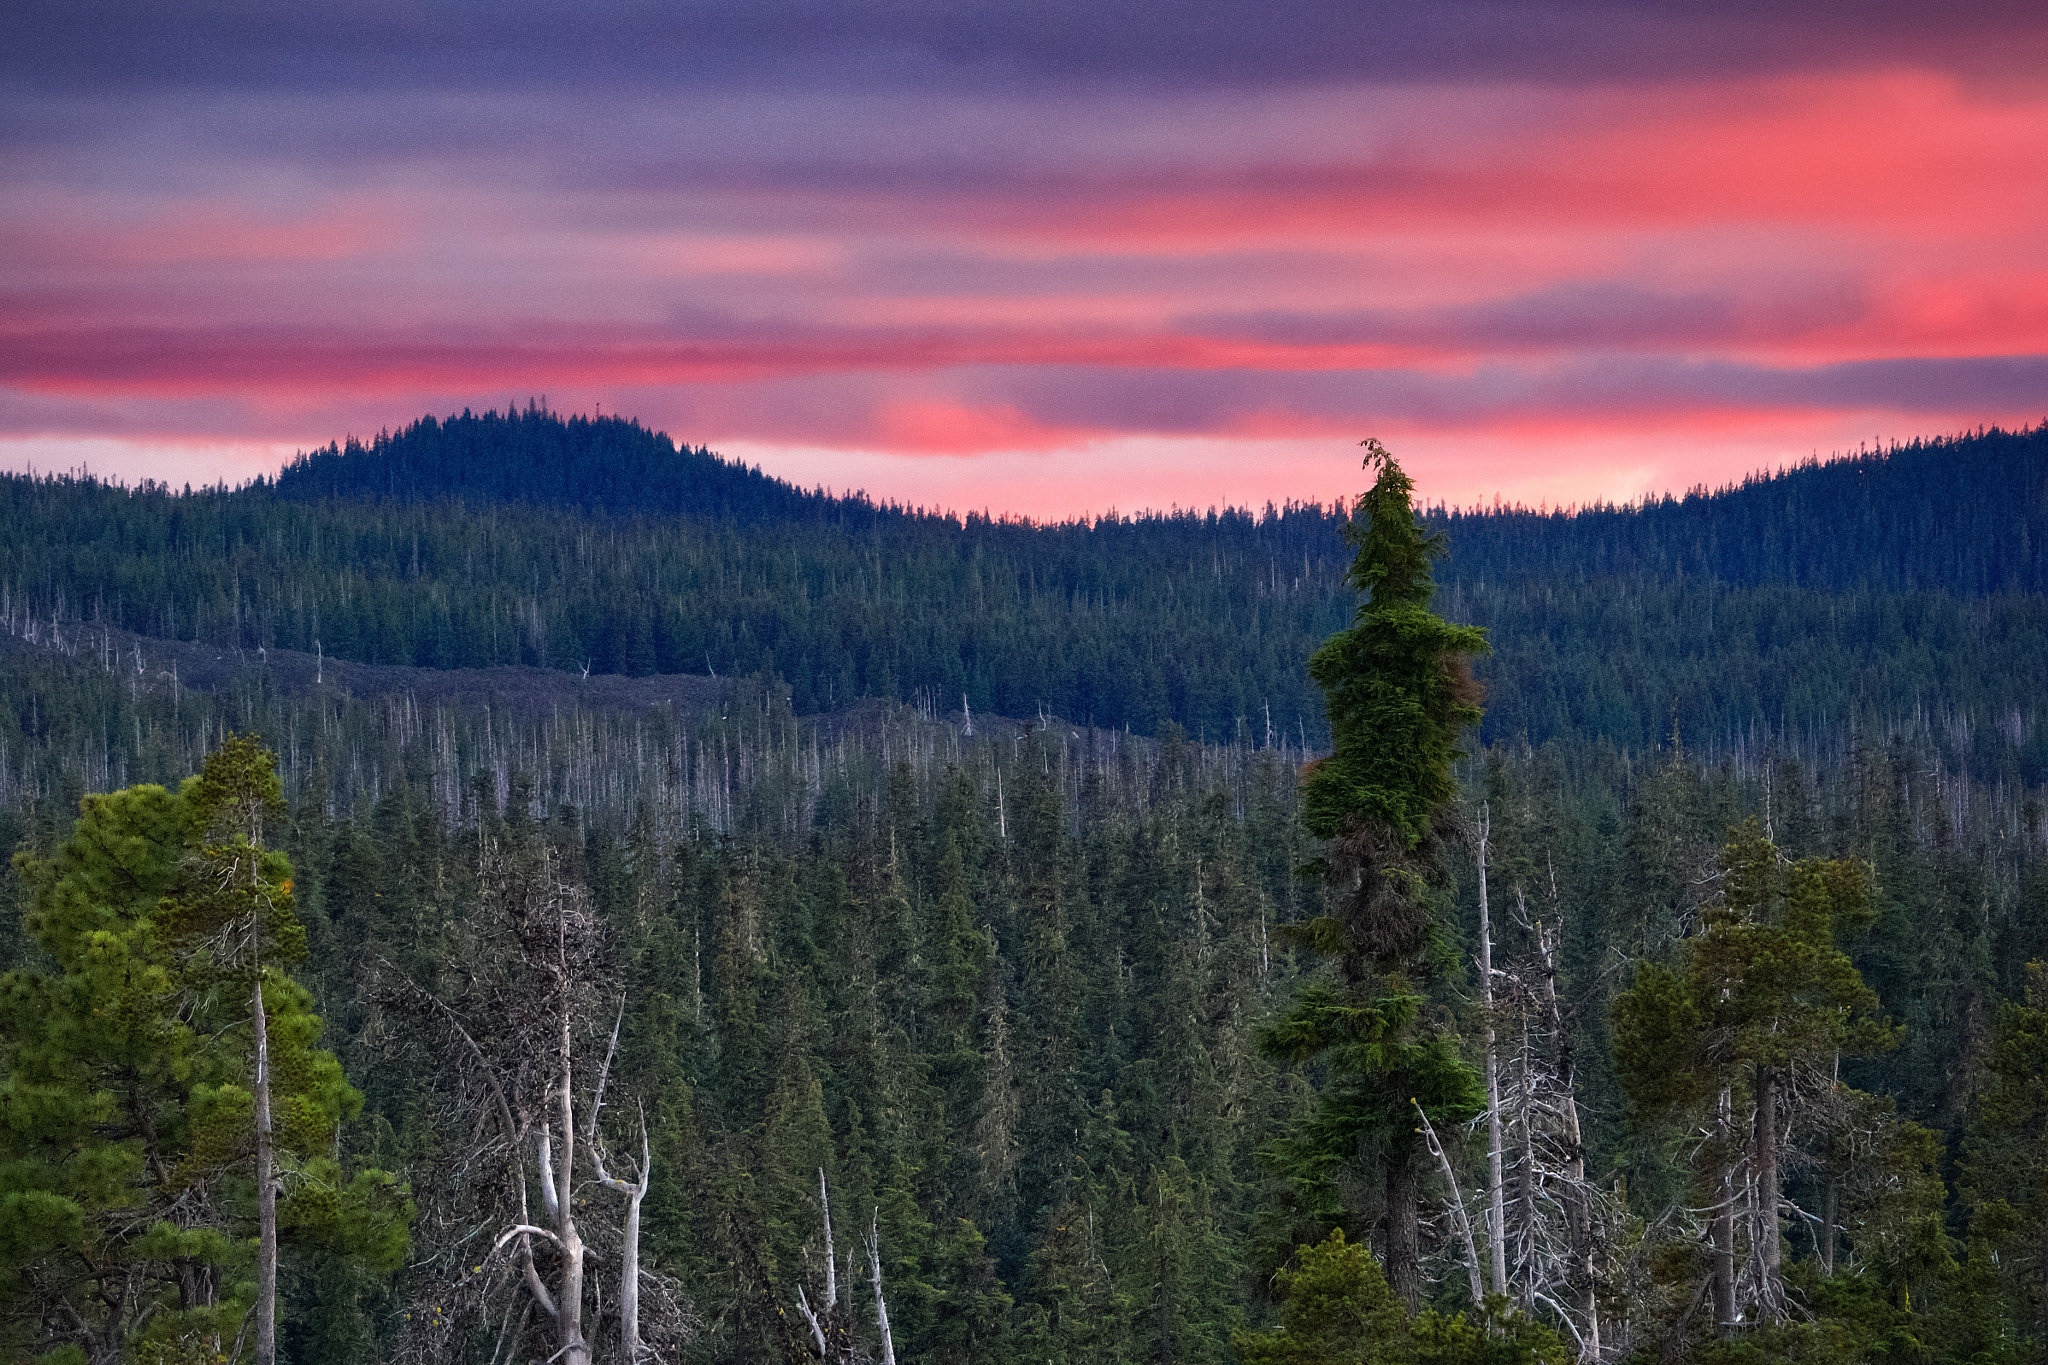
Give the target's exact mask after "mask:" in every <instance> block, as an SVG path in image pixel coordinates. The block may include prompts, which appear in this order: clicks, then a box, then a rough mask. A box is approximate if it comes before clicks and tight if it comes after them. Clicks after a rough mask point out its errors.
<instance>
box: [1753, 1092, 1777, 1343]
mask: <svg viewBox="0 0 2048 1365" xmlns="http://www.w3.org/2000/svg"><path fill="white" fill-rule="evenodd" d="M1777 1101H1778V1078H1777V1076H1776V1074H1775V1073H1773V1072H1771V1071H1768V1070H1766V1071H1763V1072H1762V1073H1761V1074H1760V1075H1758V1077H1757V1085H1756V1124H1755V1137H1754V1142H1755V1145H1756V1228H1755V1231H1754V1232H1752V1233H1751V1234H1750V1235H1751V1236H1752V1237H1754V1238H1755V1239H1756V1246H1757V1251H1758V1260H1759V1262H1760V1264H1761V1265H1762V1268H1763V1284H1762V1285H1761V1286H1760V1291H1761V1292H1760V1298H1761V1300H1762V1302H1761V1305H1760V1308H1761V1311H1762V1313H1763V1315H1764V1316H1765V1317H1766V1318H1768V1319H1772V1320H1775V1319H1777V1318H1778V1317H1780V1316H1782V1315H1783V1307H1784V1299H1785V1278H1784V1269H1783V1264H1782V1252H1783V1248H1782V1247H1781V1246H1780V1244H1779V1235H1778V1103H1777Z"/></svg>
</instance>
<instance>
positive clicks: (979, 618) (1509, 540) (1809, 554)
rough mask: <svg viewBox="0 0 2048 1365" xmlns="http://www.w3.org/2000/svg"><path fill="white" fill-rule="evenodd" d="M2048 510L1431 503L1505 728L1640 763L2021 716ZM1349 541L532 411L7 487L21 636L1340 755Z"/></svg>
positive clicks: (2038, 457) (1806, 500)
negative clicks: (1268, 743) (114, 481)
mask: <svg viewBox="0 0 2048 1365" xmlns="http://www.w3.org/2000/svg"><path fill="white" fill-rule="evenodd" d="M1339 454H1340V455H1341V452H1339ZM2044 489H2048V427H2044V428H2038V429H2035V430H2031V431H2027V432H2022V433H2005V432H1998V431H1987V432H1983V433H1979V434H1976V435H1970V436H1963V437H1956V438H1950V439H1944V440H1938V441H1931V442H1921V443H1917V444H1915V445H1913V446H1909V447H1902V448H1897V449H1894V450H1891V451H1887V452H1886V453H1884V454H1882V455H1861V456H1856V457H1852V458H1850V459H1847V460H1842V461H1837V462H1834V463H1831V464H1825V465H1818V466H1813V467H1806V468H1801V469H1795V470H1792V471H1789V472H1786V473H1784V474H1780V475H1776V476H1772V477H1768V478H1758V479H1754V480H1751V481H1749V482H1748V483H1745V484H1743V485H1742V486H1740V487H1737V488H1730V489H1725V490H1722V491H1720V492H1716V493H1711V494H1709V493H1695V494H1692V495H1689V496H1687V497H1684V498H1675V499H1668V500H1658V501H1655V502H1651V503H1648V504H1646V505H1642V506H1637V507H1631V508H1605V507H1603V508H1595V509H1592V510H1588V511H1582V512H1579V513H1577V514H1574V515H1562V514H1540V513H1535V512H1529V511H1525V510H1517V509H1510V510H1502V511H1492V512H1463V513H1452V512H1443V511H1438V512H1435V513H1432V514H1430V515H1431V517H1432V519H1433V521H1434V522H1435V523H1436V524H1437V525H1438V526H1440V527H1441V528H1442V529H1443V530H1444V531H1445V532H1446V533H1447V541H1448V549H1449V556H1448V558H1447V559H1446V560H1444V561H1443V563H1442V564H1441V565H1440V566H1439V569H1438V582H1439V584H1440V590H1439V595H1438V602H1439V606H1440V608H1441V609H1442V610H1443V611H1444V612H1445V614H1446V615H1447V616H1449V617H1450V618H1451V619H1454V620H1459V621H1467V622H1471V623H1473V624H1476V625H1481V626H1484V627H1486V628H1488V629H1489V630H1490V631H1491V640H1492V644H1493V650H1494V652H1493V654H1492V655H1491V656H1490V657H1489V658H1486V659H1483V660H1481V661H1480V663H1479V672H1480V676H1481V678H1482V680H1483V681H1484V682H1485V683H1486V685H1487V689H1488V697H1489V700H1488V710H1487V718H1486V722H1485V732H1484V733H1485V735H1486V737H1487V738H1489V739H1497V738H1511V737H1516V736H1527V737H1528V738H1530V739H1531V740H1532V741H1535V742H1539V743H1540V742H1541V741H1542V740H1544V739H1545V738H1549V737H1554V736H1565V735H1573V736H1581V737H1598V738H1601V739H1604V740H1607V741H1610V742H1612V743H1615V744H1617V745H1620V746H1622V747H1624V748H1636V749H1641V748H1646V747H1651V746H1654V745H1656V744H1658V743H1660V742H1662V741H1663V740H1665V739H1666V738H1667V737H1668V736H1669V735H1670V734H1671V732H1672V728H1673V726H1674V725H1676V726H1677V727H1678V728H1679V730H1680V732H1681V733H1682V734H1684V735H1686V736H1688V737H1690V738H1691V739H1693V740H1694V741H1699V742H1716V741H1717V740H1718V739H1719V738H1723V737H1726V736H1729V735H1733V734H1735V733H1737V732H1740V731H1743V730H1744V729H1746V728H1750V727H1754V726H1757V725H1759V724H1762V725H1767V726H1769V727H1771V728H1773V729H1776V730H1780V731H1783V730H1787V729H1790V728H1805V729H1806V730H1808V731H1814V730H1815V728H1816V727H1818V728H1819V729H1822V730H1826V731H1829V732H1844V731H1846V730H1847V729H1850V728H1853V727H1855V726H1858V725H1868V724H1879V725H1882V724H1885V723H1889V721H1890V720H1892V719H1894V718H1896V717H1898V716H1901V715H1903V714H1906V713H1908V712H1911V711H1912V710H1914V709H1915V708H1916V707H1926V706H1930V705H1932V706H1938V707H1948V708H1955V709H1957V710H1958V712H1959V713H1961V714H1964V715H1968V716H1972V717H1974V718H1975V722H1974V723H1977V724H1979V725H1986V726H1988V725H1991V724H1993V723H1994V722H1995V723H1997V724H2001V725H2002V724H2005V723H2006V722H2007V721H2008V720H2009V718H2010V716H2011V715H2012V714H2014V712H2015V708H2017V709H2018V710H2020V711H2025V712H2029V713H2030V712H2031V709H2032V708H2033V707H2034V706H2035V705H2036V701H2037V699H2036V697H2035V695H2034V688H2033V685H2032V680H2033V679H2035V678H2038V677H2040V676H2044V675H2048V596H2044V595H2043V594H2042V593H2041V592H2040V587H2041V584H2042V583H2043V582H2044V579H2048V573H2044V568H2043V563H2042V556H2043V554H2044V549H2043V546H2044V543H2048V525H2044V516H2048V510H2044ZM557 504H571V505H557ZM1343 524H1344V521H1343V517H1342V516H1341V515H1340V514H1339V513H1338V512H1337V511H1336V510H1335V509H1332V508H1329V507H1325V506H1321V505H1318V504H1313V503H1310V504H1290V505H1288V506H1286V507H1281V508H1274V507H1268V508H1266V509H1265V510H1264V511H1263V512H1258V513H1253V512H1249V511H1241V510H1231V511H1223V512H1213V511H1212V512H1209V513H1206V514H1204V513H1195V512H1180V513H1172V514H1154V515H1147V516H1142V517H1131V518H1116V519H1109V518H1105V519H1099V520H1096V521H1092V522H1071V523H1063V524H1057V525H1047V526H1037V525H1032V524H1030V523H1026V522H1010V521H990V520H988V519H987V518H984V517H978V516H969V517H967V518H965V519H960V518H955V517H952V516H948V515H940V514H934V513H919V512H912V511H905V510H902V509H889V508H877V507H875V506H874V505H872V504H870V503H867V502H865V501H864V500H861V499H859V498H854V499H843V498H833V497H829V496H827V495H824V494H821V493H810V494H807V493H803V492H801V491H799V490H797V489H795V488H792V487H790V486H789V485H787V484H784V483H781V482H779V481H776V480H773V479H769V478H766V477H764V476H763V475H761V474H760V473H758V472H756V471H753V470H750V469H746V468H744V467H741V466H738V465H734V464H729V463H726V462H724V461H722V460H720V459H718V458H717V457H716V456H714V455H712V454H710V453H708V452H706V451H702V450H693V449H677V448H676V447H675V446H674V445H673V444H672V443H671V442H670V441H669V440H668V438H667V437H664V436H658V435H656V434H654V433H651V432H648V431H647V430H645V429H644V428H641V427H639V426H637V425H635V424H633V423H631V422H626V421H622V420H618V419H614V418H605V419H602V420H599V421H593V420H589V419H584V418H572V417H562V416H560V415H558V414H553V413H547V412H543V411H540V410H538V409H534V410H529V411H527V412H524V413H508V414H502V415H501V414H489V413H487V414H484V415H483V416H480V417H479V416H476V415H474V414H468V415H463V416H458V417H454V418H451V419H449V420H446V421H441V420H437V419H426V420H422V421H421V422H418V423H415V424H414V425H413V426H411V427H409V428H407V429H406V430H405V431H403V432H400V433H398V434H397V435H387V436H382V437H379V438H377V439H376V440H375V441H373V442H371V443H370V444H368V445H363V444H361V443H352V444H349V445H345V446H339V447H333V448H330V449H328V450H325V451H320V452H315V453H313V454H311V455H307V456H303V457H301V458H300V459H299V460H297V461H295V462H294V463H293V465H292V466H291V467H290V468H288V469H287V470H286V471H284V473H283V474H282V475H280V476H279V478H278V479H276V480H264V481H261V482H259V483H257V484H254V485H251V486H249V487H245V488H242V489H237V490H226V489H213V490H202V491H201V492H199V493H196V494H186V495H175V494H172V493H171V492H169V491H168V490H166V489H164V488H162V487H159V486H154V485H151V486H146V487H144V488H142V489H136V490H128V489H122V488H116V487H109V486H107V485H104V484H99V483H95V482H92V481H90V480H67V479H62V478H59V479H47V478H46V479H31V478H24V477H19V476H12V477H6V478H4V479H0V615H4V616H5V617H6V619H7V621H8V622H9V629H10V630H14V631H18V630H19V629H20V628H21V623H22V622H23V621H24V620H27V619H31V618H33V619H35V620H39V621H43V622H46V623H47V622H50V621H52V620H54V621H56V622H58V623H60V630H59V633H60V635H61V634H62V631H63V629H68V627H61V623H63V622H67V621H69V622H95V623H102V624H106V625H110V626H113V627H116V628H119V629H125V630H130V631H134V632H137V633H139V634H142V635H145V636H152V637H158V638H168V639H176V640H182V641H187V642H193V643H201V644H206V645H211V646H216V647H224V648H226V647H240V648H245V649H257V648H265V649H294V650H301V651H304V652H306V653H308V654H323V655H324V656H325V657H329V658H341V659H347V660H352V661H355V662H359V663H366V664H380V665H402V666H410V667H426V668H489V667H498V666H504V665H527V666H538V667H545V668H556V669H567V670H573V671H577V672H582V671H584V670H586V669H587V670H588V671H590V672H591V673H596V674H627V675H647V674H654V673H662V674H669V673H695V674H699V675H708V674H715V675H717V676H719V677H731V676H735V675H751V674H762V675H766V676H769V677H779V678H781V679H782V680H784V681H785V682H787V684H788V686H789V688H790V691H791V699H792V702H793V705H794V707H795V709H796V711H797V713H798V714H809V713H817V712H827V711H834V710H838V709H841V708H844V707H845V706H847V705H848V704H850V703H852V702H854V701H857V700H859V699H861V698H883V699H894V700H899V701H912V700H917V701H920V702H921V703H922V704H924V705H925V706H927V707H933V708H939V709H947V710H950V709H953V708H955V707H957V706H959V705H960V704H961V699H962V698H965V700H966V704H967V705H968V706H969V707H970V708H971V709H972V710H973V711H974V712H975V713H977V714H986V713H995V714H1001V715H1010V716H1018V717H1028V716H1034V715H1038V714H1040V713H1042V712H1043V713H1051V714H1057V715H1062V716H1066V717H1069V718H1071V719H1073V720H1076V721H1086V720H1092V721H1094V722H1095V723H1096V724H1098V725H1101V726H1105V727H1107V728H1110V729H1122V728H1124V727H1129V728H1131V729H1132V730H1134V731H1137V732H1139V733H1153V732H1156V731H1157V730H1158V729H1159V727H1160V726H1161V725H1163V724H1164V723H1166V722H1174V723H1177V724H1179V725H1180V726H1182V727H1184V728H1185V729H1186V730H1187V731H1188V732H1189V733H1190V734H1191V735H1193V736H1195V737H1197V738H1200V737H1203V736H1206V737H1209V738H1211V739H1216V738H1226V737H1229V736H1232V735H1234V734H1236V733H1237V732H1238V731H1239V730H1240V729H1241V728H1249V729H1251V730H1253V731H1256V732H1257V733H1258V734H1259V735H1260V736H1261V737H1264V736H1266V735H1268V734H1272V733H1278V732H1289V733H1291V734H1292V735H1293V736H1294V738H1295V741H1296V743H1297V744H1298V745H1306V746H1309V747H1313V746H1314V745H1316V744H1318V743H1320V742H1321V740H1322V736H1323V734H1324V726H1323V717H1322V708H1321V705H1320V702H1319V699H1318V697H1317V696H1316V695H1315V693H1314V689H1313V688H1312V686H1311V685H1310V683H1309V681H1308V678H1307V675H1306V673H1305V672H1304V670H1303V666H1302V661H1303V660H1304V659H1306V658H1307V657H1308V655H1309V654H1310V653H1312V652H1313V651H1314V649H1315V648H1316V646H1317V645H1318V644H1319V643H1320V642H1321V641H1322V640H1323V639H1325V638H1327V637H1328V636H1329V634H1330V633H1331V632H1332V631H1334V630H1337V629H1339V628H1340V627H1341V626H1343V625H1344V624H1345V623H1346V621H1347V620H1348V619H1349V616H1350V613H1351V611H1352V609H1353V607H1354V605H1355V600H1356V599H1355V594H1354V593H1353V592H1352V591H1351V589H1350V587H1349V586H1348V585H1347V584H1346V583H1345V582H1344V578H1343V571H1344V566H1345V565H1346V563H1348V562H1349V559H1350V552H1349V549H1348V547H1347V546H1346V545H1345V544H1344V542H1343V537H1342V529H1343ZM2031 761H2032V760H2030V762H2031ZM2040 761H2041V763H2043V764H2048V751H2044V752H2043V753H2042V754H2041V756H2040ZM2030 780H2032V779H2030Z"/></svg>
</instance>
